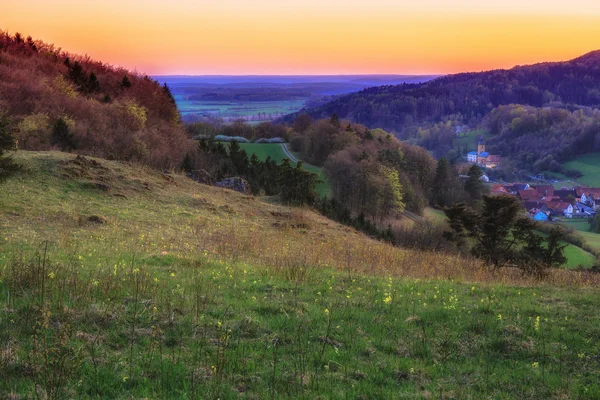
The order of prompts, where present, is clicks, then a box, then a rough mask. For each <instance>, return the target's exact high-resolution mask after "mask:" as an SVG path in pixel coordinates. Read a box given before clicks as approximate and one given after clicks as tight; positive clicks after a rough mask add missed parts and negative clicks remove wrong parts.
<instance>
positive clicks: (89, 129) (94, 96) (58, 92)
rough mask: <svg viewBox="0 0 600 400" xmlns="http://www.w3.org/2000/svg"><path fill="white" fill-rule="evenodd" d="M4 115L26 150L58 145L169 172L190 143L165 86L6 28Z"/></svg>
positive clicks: (0, 108)
mask: <svg viewBox="0 0 600 400" xmlns="http://www.w3.org/2000/svg"><path fill="white" fill-rule="evenodd" d="M0 115H4V118H7V119H8V121H9V124H10V127H11V131H12V132H13V133H14V136H15V137H16V139H17V140H18V145H19V147H20V148H21V149H27V150H47V149H50V148H59V149H62V150H70V151H76V152H79V153H83V154H90V155H95V156H99V157H104V158H112V159H121V160H135V161H139V162H143V163H146V164H150V165H153V166H155V167H161V168H170V167H175V166H179V165H180V164H181V162H182V160H183V158H184V157H185V154H186V153H187V151H188V149H190V148H192V146H193V143H192V142H191V141H190V140H189V139H188V137H187V135H186V134H185V132H184V129H183V127H182V126H181V124H180V121H179V113H178V111H177V107H176V105H175V101H174V99H173V96H172V95H171V93H170V91H169V88H168V87H166V86H160V85H159V84H158V83H157V82H156V81H154V80H152V79H150V78H149V77H147V76H144V75H139V74H137V73H132V72H130V71H127V70H125V69H123V68H117V67H113V66H111V65H108V64H104V63H102V62H98V61H94V60H91V59H90V58H88V57H83V56H76V55H72V54H69V53H67V52H65V51H63V50H61V49H60V48H57V47H54V45H51V44H46V43H43V42H41V41H36V40H33V39H32V38H31V37H28V38H26V39H25V38H23V37H22V36H21V35H20V34H16V35H14V36H12V35H9V34H8V33H6V32H2V31H0Z"/></svg>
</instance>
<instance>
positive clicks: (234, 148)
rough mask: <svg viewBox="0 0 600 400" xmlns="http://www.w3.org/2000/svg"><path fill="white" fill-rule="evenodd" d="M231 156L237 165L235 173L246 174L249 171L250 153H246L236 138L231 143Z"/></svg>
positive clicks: (234, 164) (235, 165)
mask: <svg viewBox="0 0 600 400" xmlns="http://www.w3.org/2000/svg"><path fill="white" fill-rule="evenodd" d="M229 157H230V158H231V162H232V163H233V166H234V167H235V173H236V174H238V175H245V174H246V172H247V171H248V154H246V152H245V151H244V150H243V149H242V148H241V147H240V145H239V143H238V142H236V141H235V140H234V141H232V142H231V144H230V145H229Z"/></svg>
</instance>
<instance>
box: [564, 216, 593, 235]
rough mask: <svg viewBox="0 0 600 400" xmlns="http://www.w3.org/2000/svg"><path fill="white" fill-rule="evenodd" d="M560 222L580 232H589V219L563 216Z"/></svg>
mask: <svg viewBox="0 0 600 400" xmlns="http://www.w3.org/2000/svg"><path fill="white" fill-rule="evenodd" d="M560 224H561V225H564V226H566V227H568V228H573V229H574V230H576V231H580V232H589V231H590V224H589V223H588V221H587V219H575V218H563V219H561V220H560Z"/></svg>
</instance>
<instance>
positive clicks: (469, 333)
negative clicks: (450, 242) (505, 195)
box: [0, 152, 600, 399]
mask: <svg viewBox="0 0 600 400" xmlns="http://www.w3.org/2000/svg"><path fill="white" fill-rule="evenodd" d="M15 159H16V161H17V162H19V163H20V164H22V165H23V166H24V170H23V171H21V172H20V173H19V174H17V175H15V176H13V177H11V178H9V179H8V180H7V181H6V182H4V183H2V184H1V185H2V186H0V189H1V190H0V350H1V353H0V355H1V357H0V376H2V379H1V380H0V397H6V398H28V397H41V398H93V397H103V398H123V399H125V398H142V397H143V398H173V399H175V398H186V399H190V398H191V399H200V398H221V399H236V398H240V397H246V398H251V399H262V398H278V399H279V398H282V399H286V398H290V399H291V398H294V399H298V398H306V399H309V398H311V399H312V398H331V399H344V398H398V397H414V398H432V397H434V394H435V396H437V395H438V394H439V395H440V396H441V397H442V398H481V397H494V398H496V397H497V398H523V397H529V398H590V399H591V398H597V397H598V396H599V395H600V386H598V384H597V379H596V378H597V371H598V368H599V367H600V365H599V360H598V358H597V356H596V353H597V348H595V347H594V346H595V343H596V339H597V337H598V334H600V332H599V331H598V326H600V325H599V324H598V315H597V310H598V307H600V300H599V299H600V296H599V295H598V289H597V286H598V284H599V283H600V281H599V279H600V277H599V276H598V275H594V274H589V273H574V272H569V271H555V272H554V273H553V274H552V276H551V277H550V279H549V281H548V282H545V283H540V282H535V281H528V280H525V279H522V278H521V277H520V275H519V274H517V273H515V272H514V271H507V270H502V271H498V272H497V273H491V272H489V271H488V270H485V269H482V268H481V265H479V263H477V262H475V261H472V260H465V259H459V258H455V257H449V256H443V255H438V254H433V253H426V252H416V251H409V250H401V249H396V248H392V247H390V246H388V245H385V244H382V243H378V242H375V241H373V240H370V239H368V238H365V237H364V236H363V235H360V234H358V233H356V232H355V231H353V230H351V229H348V228H345V227H343V226H340V225H338V224H335V223H333V222H331V221H328V220H326V219H324V218H322V217H320V216H319V215H317V214H315V213H313V212H311V211H309V210H302V209H290V208H286V207H281V206H278V205H272V204H266V203H262V202H260V201H259V200H257V199H255V198H253V197H248V196H245V195H242V194H239V193H235V192H232V191H228V190H225V189H219V188H215V187H209V186H204V185H199V184H197V183H195V182H193V181H191V180H189V179H187V178H185V177H183V176H180V175H172V174H163V173H160V172H157V171H154V170H151V169H150V168H148V167H142V166H139V165H134V164H128V163H123V162H116V161H106V160H100V159H92V158H82V157H78V158H76V157H75V156H74V155H72V154H65V153H58V152H37V153H29V152H19V153H17V154H16V156H15ZM414 278H419V279H414ZM551 282H554V283H556V284H559V285H558V286H554V287H553V286H550V285H549V283H551ZM565 371H568V372H567V373H568V374H569V378H568V379H567V378H566V377H565V373H566V372H565ZM507 382H510V384H507Z"/></svg>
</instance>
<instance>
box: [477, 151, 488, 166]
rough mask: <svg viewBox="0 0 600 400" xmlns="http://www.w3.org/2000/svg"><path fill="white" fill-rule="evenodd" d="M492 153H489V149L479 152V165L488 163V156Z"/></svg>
mask: <svg viewBox="0 0 600 400" xmlns="http://www.w3.org/2000/svg"><path fill="white" fill-rule="evenodd" d="M489 155H490V153H488V152H487V151H484V152H481V153H479V154H477V164H479V165H485V163H486V158H487V157H488V156H489Z"/></svg>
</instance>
